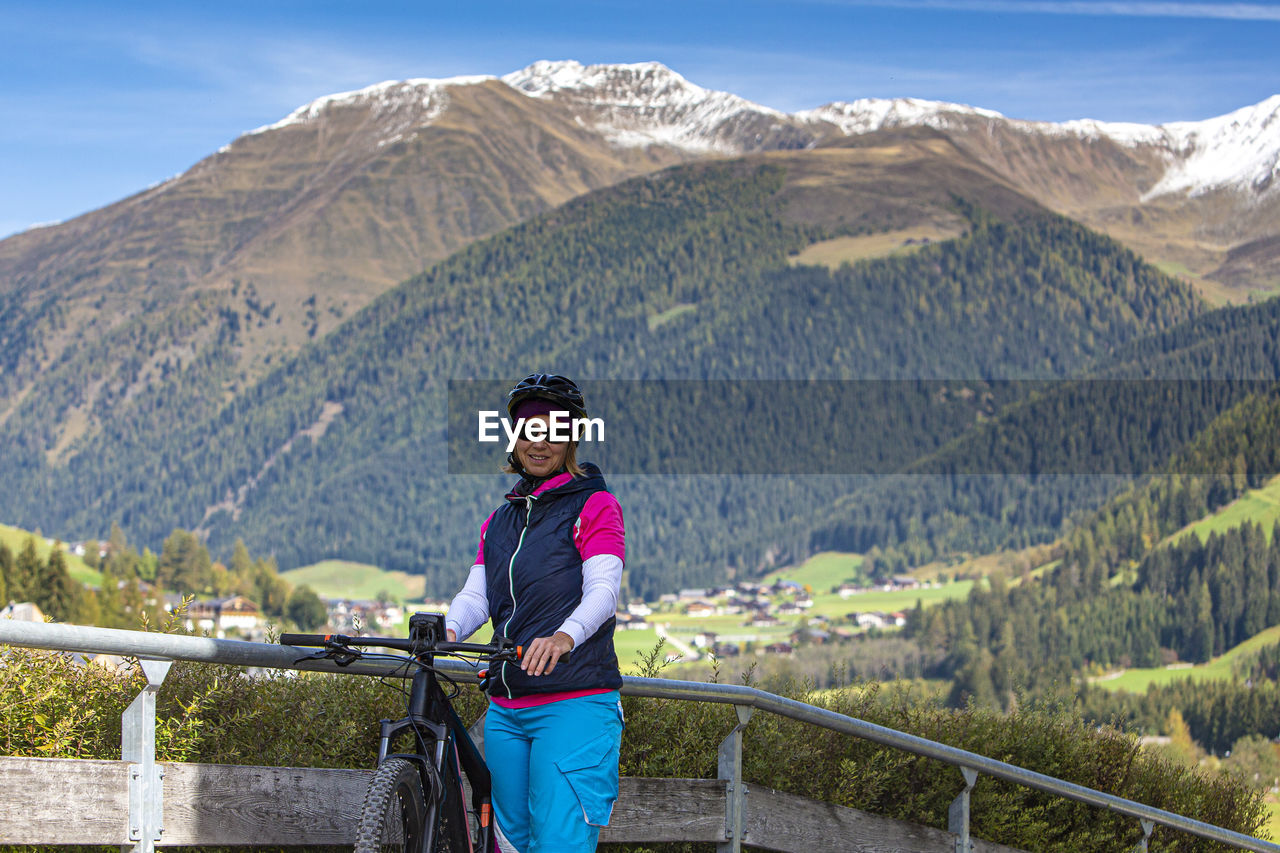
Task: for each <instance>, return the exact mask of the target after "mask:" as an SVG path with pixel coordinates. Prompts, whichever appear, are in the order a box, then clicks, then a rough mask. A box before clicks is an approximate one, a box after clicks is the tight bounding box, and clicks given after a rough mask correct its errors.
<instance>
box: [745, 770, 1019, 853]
mask: <svg viewBox="0 0 1280 853" xmlns="http://www.w3.org/2000/svg"><path fill="white" fill-rule="evenodd" d="M748 790H749V793H748V795H747V826H746V835H745V837H744V838H743V842H744V843H745V844H747V845H749V846H751V847H762V848H764V849H766V850H777V851H781V853H955V849H956V842H955V836H954V835H952V834H951V833H950V832H946V831H945V830H941V829H934V828H933V827H928V826H920V825H919V824H914V823H907V822H906V821H901V820H893V819H892V818H887V817H881V816H879V815H873V814H869V813H867V812H864V811H859V810H858V809H851V808H848V807H846V806H837V805H834V804H832V803H824V802H818V801H816V800H810V799H807V798H805V797H799V796H796V795H795V794H786V793H783V792H782V791H775V790H773V789H771V788H765V787H761V786H756V785H752V786H750V787H749V789H748ZM973 849H974V850H975V851H978V853H1018V851H1016V850H1014V849H1013V848H1011V847H1004V846H1002V845H998V844H991V843H989V842H986V841H978V840H977V839H974V840H973Z"/></svg>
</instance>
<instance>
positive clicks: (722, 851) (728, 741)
mask: <svg viewBox="0 0 1280 853" xmlns="http://www.w3.org/2000/svg"><path fill="white" fill-rule="evenodd" d="M733 710H734V711H735V712H737V714H738V724H737V725H736V726H734V727H733V731H731V732H729V736H728V737H726V738H725V739H724V741H723V742H722V743H721V744H720V754H719V759H718V761H717V773H716V778H717V779H723V780H725V783H726V785H725V799H724V837H725V840H724V841H722V842H720V843H719V844H717V845H716V853H740V851H741V850H742V842H743V841H744V838H743V836H744V835H746V825H747V786H746V785H745V784H743V782H742V730H743V729H745V728H746V727H747V723H748V722H749V721H750V720H751V715H752V714H753V713H754V712H755V708H753V707H751V706H750V705H734V706H733Z"/></svg>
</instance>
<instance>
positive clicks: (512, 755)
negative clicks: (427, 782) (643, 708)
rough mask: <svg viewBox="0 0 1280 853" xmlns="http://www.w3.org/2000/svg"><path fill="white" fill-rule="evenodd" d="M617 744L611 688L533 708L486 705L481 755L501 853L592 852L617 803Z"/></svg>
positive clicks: (617, 711) (618, 709) (618, 721)
mask: <svg viewBox="0 0 1280 853" xmlns="http://www.w3.org/2000/svg"><path fill="white" fill-rule="evenodd" d="M621 744H622V706H621V704H620V703H619V701H618V691H616V690H614V691H611V692H609V693H600V694H597V695H595V696H579V697H578V698H576V699H564V700H561V701H559V702H550V703H548V704H546V705H537V706H535V707H532V708H502V707H500V706H498V705H495V704H493V703H490V704H489V712H488V714H487V715H486V716H485V723H484V755H485V762H486V763H487V764H488V765H489V771H490V773H491V774H492V775H493V811H494V817H495V820H496V823H497V825H498V830H499V832H500V833H501V835H502V838H500V839H499V845H500V846H501V847H502V849H503V850H504V853H579V852H580V851H582V853H586V851H591V850H595V849H596V841H597V840H598V838H599V837H600V827H602V826H606V825H607V824H608V823H609V815H610V814H611V813H612V811H613V802H614V800H616V799H617V798H618V749H619V747H620V746H621ZM503 841H505V845H503V844H502V842H503Z"/></svg>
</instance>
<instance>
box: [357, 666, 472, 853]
mask: <svg viewBox="0 0 1280 853" xmlns="http://www.w3.org/2000/svg"><path fill="white" fill-rule="evenodd" d="M441 720H443V722H440V721H441ZM410 731H411V732H413V737H414V743H415V744H416V746H417V752H416V753H393V754H388V753H389V750H390V748H391V744H392V743H393V742H394V741H395V740H396V739H397V738H398V737H400V736H401V735H403V734H404V733H406V732H410ZM450 746H452V747H453V748H454V749H455V750H456V751H457V755H458V761H459V762H460V763H461V764H462V770H463V772H464V773H466V775H467V779H468V780H469V781H470V783H471V805H472V808H473V809H474V811H475V813H476V815H477V817H478V818H479V822H480V844H481V846H480V848H479V849H480V850H485V851H487V850H491V849H492V846H493V838H492V834H493V819H492V800H491V797H490V785H491V778H490V776H489V768H488V766H487V765H486V764H485V763H484V759H483V758H482V757H481V756H480V750H479V749H477V748H476V745H475V741H473V740H472V739H471V734H470V733H469V732H468V731H467V728H466V726H465V725H463V723H462V720H461V719H460V718H459V717H458V714H457V712H456V711H454V710H453V706H452V705H451V704H450V703H449V700H448V697H446V696H445V693H444V690H443V689H442V688H441V686H440V680H439V678H437V677H436V673H435V670H433V669H431V667H430V663H429V662H426V665H425V666H423V667H420V668H419V669H418V671H417V672H415V673H414V674H413V680H412V683H411V685H410V687H409V713H408V716H405V717H403V718H401V719H399V720H382V721H381V725H380V733H379V743H378V764H379V765H381V764H382V762H384V761H386V760H387V759H388V758H404V759H406V760H408V761H412V762H413V763H415V764H416V765H417V766H418V772H419V773H421V774H422V790H423V791H427V792H431V794H430V796H431V800H430V802H428V803H427V804H426V806H427V815H426V826H425V834H424V837H423V850H424V851H432V850H433V849H434V844H435V837H434V836H435V828H436V814H437V811H438V809H439V808H440V804H441V802H442V801H443V799H444V785H446V784H447V780H448V779H449V778H450V776H451V772H450V769H449V768H448V766H447V764H446V761H447V760H448V758H449V747H450ZM462 817H463V820H465V819H466V817H465V815H463V816H462Z"/></svg>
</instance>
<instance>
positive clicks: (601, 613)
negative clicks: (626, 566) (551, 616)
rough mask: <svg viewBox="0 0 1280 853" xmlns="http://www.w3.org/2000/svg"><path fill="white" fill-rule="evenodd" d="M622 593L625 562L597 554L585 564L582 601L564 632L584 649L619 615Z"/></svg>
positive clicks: (576, 645) (575, 645)
mask: <svg viewBox="0 0 1280 853" xmlns="http://www.w3.org/2000/svg"><path fill="white" fill-rule="evenodd" d="M621 590H622V558H621V557H618V556H616V555H614V554H597V555H596V556H594V557H589V558H588V559H586V560H585V561H583V563H582V601H581V602H579V603H578V606H577V607H575V608H574V610H573V612H572V613H570V614H569V618H568V619H565V620H564V624H563V625H561V626H560V630H561V631H564V632H565V633H566V634H568V635H569V636H570V637H571V638H572V639H573V646H574V648H577V647H578V646H580V645H582V644H583V643H584V642H585V641H586V639H587V637H590V636H591V635H592V634H594V633H595V632H596V631H598V630H599V629H600V626H601V625H603V624H604V623H605V622H606V621H608V620H609V618H610V617H612V616H613V615H614V614H615V613H617V612H618V595H619V594H620V592H621Z"/></svg>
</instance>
